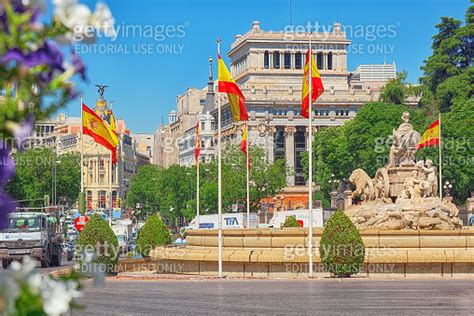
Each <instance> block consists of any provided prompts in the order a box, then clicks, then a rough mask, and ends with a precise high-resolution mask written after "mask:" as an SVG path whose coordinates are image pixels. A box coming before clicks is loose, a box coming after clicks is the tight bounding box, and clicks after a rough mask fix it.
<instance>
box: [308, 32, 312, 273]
mask: <svg viewBox="0 0 474 316" xmlns="http://www.w3.org/2000/svg"><path fill="white" fill-rule="evenodd" d="M311 36H312V34H311V33H310V36H309V78H308V81H309V96H308V101H309V107H308V112H309V131H308V137H309V140H308V146H309V148H308V151H309V157H308V158H309V170H308V174H309V177H308V178H309V181H308V195H309V205H308V211H309V229H308V231H309V240H308V256H309V277H310V278H312V277H313V127H312V120H313V107H312V103H313V102H312V101H313V98H312V96H313V94H312V88H313V87H312V80H313V50H312V49H311Z"/></svg>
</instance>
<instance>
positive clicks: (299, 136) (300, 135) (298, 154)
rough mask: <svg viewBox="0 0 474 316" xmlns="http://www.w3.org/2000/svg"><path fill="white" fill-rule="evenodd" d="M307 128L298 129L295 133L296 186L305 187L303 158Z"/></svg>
mask: <svg viewBox="0 0 474 316" xmlns="http://www.w3.org/2000/svg"><path fill="white" fill-rule="evenodd" d="M304 134H305V128H304V127H297V128H296V133H295V185H305V184H306V179H305V175H304V170H303V164H302V163H301V158H302V156H303V153H304V152H305V151H306V137H305V135H304Z"/></svg>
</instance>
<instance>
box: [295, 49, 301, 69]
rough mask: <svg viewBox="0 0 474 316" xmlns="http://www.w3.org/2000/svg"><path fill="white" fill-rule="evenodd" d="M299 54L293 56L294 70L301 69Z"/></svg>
mask: <svg viewBox="0 0 474 316" xmlns="http://www.w3.org/2000/svg"><path fill="white" fill-rule="evenodd" d="M301 57H302V56H301V53H296V54H295V68H296V69H301V66H302V58H301Z"/></svg>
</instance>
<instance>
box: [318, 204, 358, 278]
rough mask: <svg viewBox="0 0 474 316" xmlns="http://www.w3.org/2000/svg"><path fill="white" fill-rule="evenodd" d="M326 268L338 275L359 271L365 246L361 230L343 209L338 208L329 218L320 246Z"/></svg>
mask: <svg viewBox="0 0 474 316" xmlns="http://www.w3.org/2000/svg"><path fill="white" fill-rule="evenodd" d="M319 251H320V254H321V261H322V263H323V265H324V270H325V271H327V272H331V273H332V274H333V275H334V276H337V277H349V276H350V275H352V274H356V273H358V272H359V269H360V267H361V265H362V263H363V262H364V255H365V247H364V243H363V241H362V237H361V236H360V233H359V231H358V230H357V228H356V227H355V226H354V224H353V223H352V222H351V220H350V219H349V217H347V215H346V214H344V212H343V211H341V210H337V211H336V212H335V213H334V214H333V215H332V216H331V218H330V219H329V220H328V222H327V224H326V226H325V227H324V231H323V235H322V236H321V244H320V247H319Z"/></svg>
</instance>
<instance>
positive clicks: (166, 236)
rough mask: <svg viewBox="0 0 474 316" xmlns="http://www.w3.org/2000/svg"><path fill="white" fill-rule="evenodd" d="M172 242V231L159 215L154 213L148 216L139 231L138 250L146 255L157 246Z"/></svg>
mask: <svg viewBox="0 0 474 316" xmlns="http://www.w3.org/2000/svg"><path fill="white" fill-rule="evenodd" d="M170 243H171V234H170V231H169V230H168V228H167V227H166V225H165V223H163V221H162V220H161V217H160V216H159V215H153V216H150V217H149V218H148V220H147V221H146V223H145V225H144V226H143V227H142V229H141V230H140V232H139V233H138V239H137V252H138V253H139V254H141V255H142V256H145V257H146V256H148V254H149V253H150V250H152V249H154V248H155V247H157V246H162V245H167V244H170Z"/></svg>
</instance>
